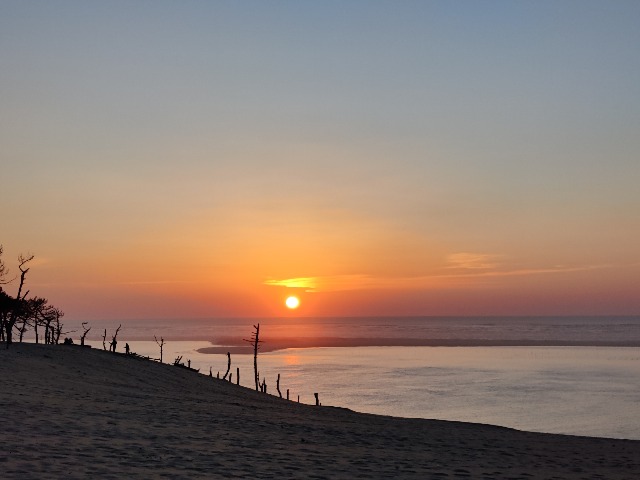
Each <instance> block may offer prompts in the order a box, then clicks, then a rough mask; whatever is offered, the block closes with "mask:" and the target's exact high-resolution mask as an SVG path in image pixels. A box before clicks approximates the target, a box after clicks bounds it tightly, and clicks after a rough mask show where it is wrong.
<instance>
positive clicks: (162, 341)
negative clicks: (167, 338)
mask: <svg viewBox="0 0 640 480" xmlns="http://www.w3.org/2000/svg"><path fill="white" fill-rule="evenodd" d="M153 338H155V339H156V343H157V344H158V346H159V347H160V363H162V347H164V338H162V337H160V341H158V338H157V337H156V336H155V335H154V336H153Z"/></svg>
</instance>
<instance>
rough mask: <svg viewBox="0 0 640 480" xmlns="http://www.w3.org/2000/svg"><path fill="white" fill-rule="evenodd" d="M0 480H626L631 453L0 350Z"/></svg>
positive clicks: (81, 355)
mask: <svg viewBox="0 0 640 480" xmlns="http://www.w3.org/2000/svg"><path fill="white" fill-rule="evenodd" d="M0 382H1V383H0V478H3V479H29V478H34V479H46V478H100V479H110V478H111V479H125V478H126V479H130V478H150V479H153V478H171V479H178V478H232V477H239V478H304V479H307V478H308V479H320V478H426V479H428V478H438V479H440V478H474V479H484V478H486V479H499V478H514V479H515V478H518V479H531V478H544V479H553V478H562V479H568V478H580V479H584V478H600V479H622V478H625V479H638V478H640V441H627V440H610V439H598V438H587V437H571V436H562V435H549V434H540V433H528V432H519V431H516V430H511V429H507V428H501V427H493V426H487V425H477V424H468V423H457V422H445V421H434V420H415V419H403V418H392V417H381V416H375V415H365V414H360V413H355V412H352V411H348V410H345V409H338V408H331V407H315V406H308V405H301V404H297V403H294V402H288V401H286V400H281V399H279V398H276V397H273V396H271V395H264V394H259V393H257V392H254V391H252V390H248V389H246V388H242V387H238V386H236V385H232V384H229V383H227V382H223V381H221V380H217V379H211V378H209V377H207V376H203V375H199V374H196V373H193V372H190V371H185V370H183V369H180V368H177V367H174V366H170V365H160V364H158V363H154V362H150V361H144V360H139V359H135V358H132V357H125V356H124V355H116V354H110V353H107V352H104V351H101V350H95V349H83V348H80V347H73V346H62V345H60V346H44V345H13V346H12V348H11V349H9V350H5V349H4V345H3V344H0Z"/></svg>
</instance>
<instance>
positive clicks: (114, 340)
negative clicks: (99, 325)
mask: <svg viewBox="0 0 640 480" xmlns="http://www.w3.org/2000/svg"><path fill="white" fill-rule="evenodd" d="M121 328H122V324H120V325H118V328H116V333H114V334H113V338H112V340H111V343H110V344H109V345H111V348H110V349H109V350H111V351H112V352H113V353H116V347H117V346H118V332H119V331H120V329H121Z"/></svg>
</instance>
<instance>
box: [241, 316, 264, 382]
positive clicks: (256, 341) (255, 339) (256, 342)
mask: <svg viewBox="0 0 640 480" xmlns="http://www.w3.org/2000/svg"><path fill="white" fill-rule="evenodd" d="M253 328H254V329H255V331H254V332H253V333H252V334H251V338H250V339H243V340H244V341H245V342H249V343H250V344H251V345H253V374H254V377H255V382H256V392H259V391H260V390H261V388H260V374H259V373H258V349H259V348H260V343H262V342H261V340H260V324H257V325H254V326H253Z"/></svg>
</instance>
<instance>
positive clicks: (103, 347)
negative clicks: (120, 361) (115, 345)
mask: <svg viewBox="0 0 640 480" xmlns="http://www.w3.org/2000/svg"><path fill="white" fill-rule="evenodd" d="M102 349H103V350H105V351H106V350H107V329H106V328H105V329H104V335H102Z"/></svg>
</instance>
